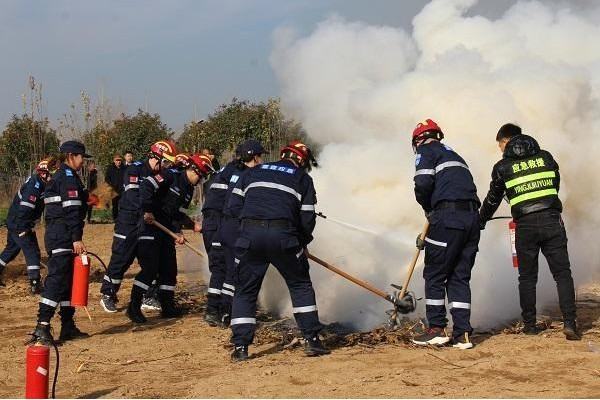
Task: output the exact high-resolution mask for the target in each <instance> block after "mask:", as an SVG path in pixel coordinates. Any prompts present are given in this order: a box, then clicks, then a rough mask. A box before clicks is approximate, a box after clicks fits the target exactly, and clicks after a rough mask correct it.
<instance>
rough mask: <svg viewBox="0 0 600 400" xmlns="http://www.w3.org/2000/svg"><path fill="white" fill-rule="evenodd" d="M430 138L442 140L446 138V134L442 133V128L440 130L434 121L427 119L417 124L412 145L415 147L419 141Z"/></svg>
mask: <svg viewBox="0 0 600 400" xmlns="http://www.w3.org/2000/svg"><path fill="white" fill-rule="evenodd" d="M429 138H433V139H437V140H442V139H443V138H444V133H443V132H442V128H440V126H439V125H438V124H437V123H436V122H435V121H434V120H432V119H429V118H427V119H426V120H425V121H424V122H419V123H418V124H417V127H416V128H415V130H414V131H413V134H412V144H413V146H415V145H416V143H417V142H418V141H419V140H422V139H429Z"/></svg>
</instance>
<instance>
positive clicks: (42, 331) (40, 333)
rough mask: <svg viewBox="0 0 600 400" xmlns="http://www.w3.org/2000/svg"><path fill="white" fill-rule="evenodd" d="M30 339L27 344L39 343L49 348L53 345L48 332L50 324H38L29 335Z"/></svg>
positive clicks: (52, 339)
mask: <svg viewBox="0 0 600 400" xmlns="http://www.w3.org/2000/svg"><path fill="white" fill-rule="evenodd" d="M30 335H31V339H30V340H29V341H28V342H27V343H28V344H33V343H40V344H43V345H46V346H50V345H51V344H52V343H54V338H53V337H52V333H51V332H50V324H49V323H47V324H45V323H42V322H38V324H37V325H36V327H35V329H34V331H33V332H32V333H30Z"/></svg>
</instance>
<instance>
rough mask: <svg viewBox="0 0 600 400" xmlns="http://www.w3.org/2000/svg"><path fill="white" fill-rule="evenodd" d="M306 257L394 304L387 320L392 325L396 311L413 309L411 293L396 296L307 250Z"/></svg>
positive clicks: (413, 302)
mask: <svg viewBox="0 0 600 400" xmlns="http://www.w3.org/2000/svg"><path fill="white" fill-rule="evenodd" d="M307 257H308V258H309V259H310V260H313V261H314V262H316V263H317V264H319V265H321V266H323V267H325V268H327V269H328V270H330V271H331V272H334V273H336V274H338V275H340V276H341V277H343V278H345V279H347V280H349V281H350V282H352V283H354V284H356V285H358V286H360V287H362V288H363V289H366V290H368V291H369V292H371V293H373V294H375V295H376V296H379V297H381V298H382V299H384V300H386V301H389V302H390V303H392V305H393V306H394V311H393V319H392V318H390V320H389V321H388V323H389V325H390V326H392V327H393V326H394V325H395V324H396V315H397V314H398V313H401V314H408V313H410V312H412V311H414V310H415V301H414V296H412V294H411V293H408V294H405V295H404V297H400V296H398V295H397V293H396V292H394V293H393V294H389V293H387V292H385V291H383V290H381V289H378V288H376V287H375V286H373V285H372V284H370V283H369V282H366V281H363V280H362V279H358V278H356V277H354V276H352V275H350V274H348V273H347V272H345V271H343V270H341V269H339V268H338V267H336V266H334V265H332V264H330V263H328V262H326V261H324V260H321V259H320V258H318V257H316V256H314V255H312V254H310V253H308V252H307ZM392 286H393V287H395V288H399V287H400V286H397V285H392Z"/></svg>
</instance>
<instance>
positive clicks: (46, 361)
mask: <svg viewBox="0 0 600 400" xmlns="http://www.w3.org/2000/svg"><path fill="white" fill-rule="evenodd" d="M51 346H52V347H54V352H55V355H56V363H55V365H54V379H53V381H52V398H53V399H54V398H56V382H57V381H58V369H59V366H60V355H59V353H58V347H56V343H51ZM49 379H50V347H49V346H48V345H46V344H43V343H34V344H32V345H31V346H29V347H27V356H26V362H25V398H26V399H47V398H48V382H49Z"/></svg>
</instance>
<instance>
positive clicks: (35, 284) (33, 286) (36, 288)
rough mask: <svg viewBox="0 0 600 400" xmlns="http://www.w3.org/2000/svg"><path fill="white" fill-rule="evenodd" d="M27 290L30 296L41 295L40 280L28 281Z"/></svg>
mask: <svg viewBox="0 0 600 400" xmlns="http://www.w3.org/2000/svg"><path fill="white" fill-rule="evenodd" d="M29 290H30V291H31V294H33V295H36V294H40V293H42V281H41V279H40V278H36V279H30V280H29Z"/></svg>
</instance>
